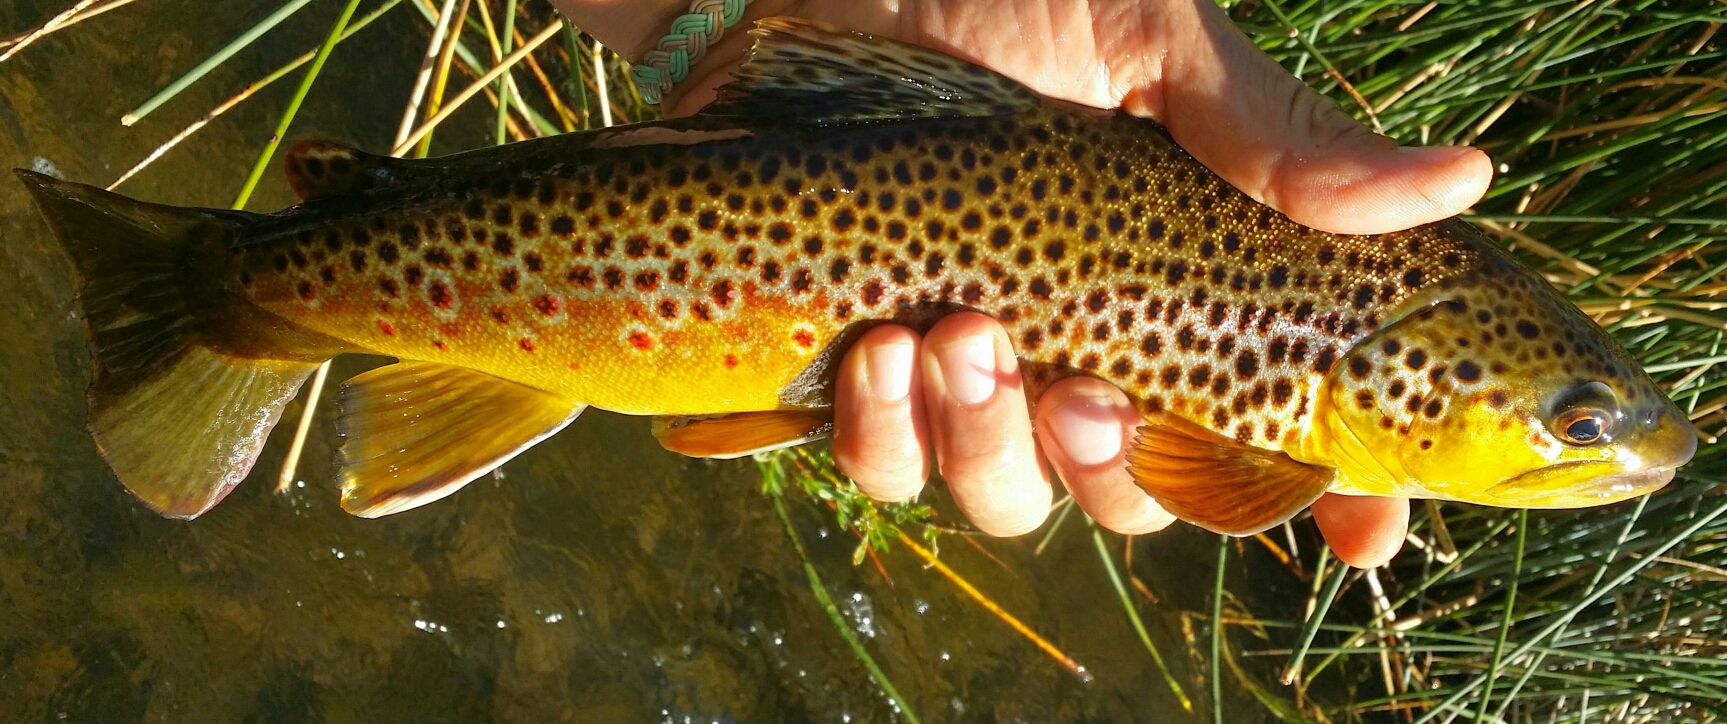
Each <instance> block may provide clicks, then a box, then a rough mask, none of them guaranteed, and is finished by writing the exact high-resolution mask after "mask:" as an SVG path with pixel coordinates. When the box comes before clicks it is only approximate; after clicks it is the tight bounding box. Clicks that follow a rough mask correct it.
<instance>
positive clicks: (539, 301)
mask: <svg viewBox="0 0 1727 724" xmlns="http://www.w3.org/2000/svg"><path fill="white" fill-rule="evenodd" d="M534 308H535V309H538V310H540V314H544V315H546V316H548V317H550V316H552V315H554V314H557V313H558V298H557V297H554V296H552V295H550V294H542V295H540V296H539V297H537V298H535V299H534Z"/></svg>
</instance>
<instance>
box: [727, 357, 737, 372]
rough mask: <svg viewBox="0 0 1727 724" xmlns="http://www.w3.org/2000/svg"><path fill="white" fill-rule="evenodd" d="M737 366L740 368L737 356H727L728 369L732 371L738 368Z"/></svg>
mask: <svg viewBox="0 0 1727 724" xmlns="http://www.w3.org/2000/svg"><path fill="white" fill-rule="evenodd" d="M737 366H738V356H737V355H735V354H728V355H726V369H732V368H734V367H737Z"/></svg>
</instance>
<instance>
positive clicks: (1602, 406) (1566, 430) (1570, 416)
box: [1548, 382, 1618, 446]
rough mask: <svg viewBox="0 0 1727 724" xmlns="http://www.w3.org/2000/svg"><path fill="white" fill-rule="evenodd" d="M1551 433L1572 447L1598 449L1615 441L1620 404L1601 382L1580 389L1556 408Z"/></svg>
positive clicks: (1565, 398)
mask: <svg viewBox="0 0 1727 724" xmlns="http://www.w3.org/2000/svg"><path fill="white" fill-rule="evenodd" d="M1556 408H1557V409H1556V411H1555V412H1554V415H1553V419H1552V421H1551V422H1550V423H1549V424H1548V429H1550V430H1552V431H1553V434H1554V435H1555V436H1557V437H1558V438H1559V439H1561V440H1564V441H1565V442H1566V443H1567V444H1570V445H1578V446H1582V445H1594V444H1595V443H1598V442H1609V441H1611V440H1612V439H1613V423H1614V421H1615V420H1616V419H1617V418H1618V403H1617V401H1616V399H1615V398H1614V395H1613V390H1612V389H1610V388H1608V387H1607V385H1604V384H1602V383H1600V382H1591V383H1589V384H1586V385H1582V386H1580V387H1577V388H1575V389H1573V390H1571V391H1569V392H1568V393H1566V395H1565V396H1564V397H1563V398H1561V399H1560V400H1559V404H1558V405H1556Z"/></svg>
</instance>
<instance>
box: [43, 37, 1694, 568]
mask: <svg viewBox="0 0 1727 724" xmlns="http://www.w3.org/2000/svg"><path fill="white" fill-rule="evenodd" d="M754 32H755V34H756V36H757V43H756V47H755V49H754V50H753V52H752V55H751V56H750V58H749V60H748V61H747V62H746V63H745V64H744V65H743V67H742V68H741V69H740V70H739V71H738V73H737V76H736V79H735V80H734V81H733V82H732V83H731V84H730V85H729V86H727V87H726V88H725V89H724V90H723V92H722V94H721V97H720V100H719V101H717V102H716V103H715V104H713V105H712V106H711V107H709V108H708V109H706V110H705V111H704V112H702V113H701V114H700V115H697V116H695V117H692V118H687V119H680V120H671V121H662V122H655V123H644V124H637V125H633V126H627V127H620V128H614V129H609V130H600V131H592V132H586V133H577V134H570V135H566V136H560V137H555V138H548V139H543V140H538V141H531V142H526V143H519V144H514V145H510V146H505V147H500V148H495V149H487V150H482V151H475V152H471V153H464V154H458V155H454V156H448V157H443V158H436V159H429V160H421V161H402V160H396V159H390V158H385V157H380V156H373V155H368V154H364V153H360V152H358V151H354V150H351V149H347V148H343V147H340V146H335V145H333V144H323V143H301V144H299V145H297V146H296V147H294V148H293V149H292V150H291V152H290V153H289V155H288V159H287V167H288V172H289V176H290V180H291V182H292V184H293V186H294V188H295V190H296V191H297V192H299V193H300V194H301V196H302V197H304V198H305V201H304V202H303V203H301V204H299V205H297V206H294V207H292V208H289V209H286V210H283V211H281V212H278V213H275V214H269V215H259V214H250V213H241V212H233V211H217V210H207V209H187V208H175V207H166V206H159V205H154V204H147V203H142V202H138V201H133V200H130V199H126V198H124V197H121V196H117V195H113V194H109V193H106V192H103V191H100V190H97V189H94V188H91V187H88V186H82V185H77V184H71V183H65V182H60V181H56V180H54V179H51V178H48V177H45V176H41V175H37V174H32V173H29V172H24V171H20V172H19V175H20V176H21V177H22V178H23V179H24V181H25V183H26V185H28V186H29V187H30V189H31V191H32V192H33V193H34V195H35V197H36V199H37V201H38V203H39V204H40V206H41V207H42V209H43V211H44V212H45V214H46V216H47V217H48V219H49V221H50V223H51V225H52V226H53V228H54V231H55V232H56V234H57V235H58V237H59V239H60V240H61V242H62V244H63V245H64V247H65V249H66V250H67V252H68V254H69V255H70V257H71V258H72V260H73V262H74V263H75V266H76V268H77V272H78V276H79V289H80V294H81V304H82V307H83V310H84V313H85V319H86V322H87V324H88V328H89V340H90V345H91V349H92V356H93V382H92V386H91V391H90V429H91V432H92V434H93V435H94V437H95V439H96V442H97V444H98V446H99V447H100V449H101V451H102V454H103V455H104V457H105V458H106V459H107V461H108V463H109V465H110V466H111V467H112V469H113V471H114V473H115V474H116V476H118V477H119V479H120V480H121V481H122V482H123V483H124V484H125V485H126V486H127V488H128V489H130V490H131V492H132V493H133V494H135V495H136V496H137V497H138V498H139V499H141V500H143V501H144V503H145V504H146V505H148V506H150V507H151V508H153V509H155V510H156V511H158V512H160V513H162V514H164V515H169V516H175V517H182V518H190V517H193V516H196V515H198V514H200V513H202V512H204V511H205V510H207V509H209V508H210V507H211V506H213V505H215V504H216V503H217V502H218V501H220V500H221V499H222V497H223V496H224V495H225V494H227V492H228V491H229V490H230V489H231V488H232V487H233V486H234V485H235V484H237V483H238V482H239V481H240V480H241V479H242V478H244V477H245V476H246V474H247V472H248V471H249V469H250V468H251V466H252V464H253V461H254V460H255V459H256V457H257V454H258V452H259V449H260V448H261V446H262V445H263V441H264V439H265V437H266V436H267V434H268V433H269V431H270V429H271V427H272V426H273V425H274V424H275V422H276V420H277V418H278V416H279V415H280V414H281V410H282V407H283V405H285V404H286V403H287V401H288V400H289V399H290V398H291V397H293V395H294V394H295V392H296V390H297V389H298V388H299V387H300V385H301V383H302V382H303V381H304V380H305V379H306V378H307V376H308V375H309V374H310V373H311V372H312V371H313V369H314V368H315V367H316V366H317V364H318V363H320V362H322V361H324V360H327V359H329V358H331V357H334V356H336V355H339V354H344V353H351V352H364V353H370V354H378V355H388V356H393V357H396V358H398V359H399V360H400V361H399V362H397V363H395V364H391V365H388V366H385V367H381V368H378V369H376V370H373V371H371V372H367V373H365V374H362V375H359V376H357V377H355V378H353V379H351V380H349V381H348V382H347V384H346V385H345V386H344V388H343V390H342V393H341V417H340V419H339V421H338V426H339V429H340V431H341V433H342V434H343V435H344V437H345V440H344V442H343V445H342V448H341V459H340V464H341V472H340V476H341V489H342V504H343V506H344V507H345V508H346V509H347V510H349V511H351V512H353V513H356V514H359V515H364V516H376V515H382V514H386V513H390V512H394V511H399V510H403V509H407V508H411V507H414V506H417V505H421V504H424V503H426V502H429V501H432V500H435V499H437V498H440V497H443V496H445V495H448V494H450V493H452V492H454V491H455V490H456V489H458V488H459V487H461V486H462V485H463V484H465V483H466V482H468V481H470V480H472V479H474V478H475V477H477V476H479V475H481V474H484V473H485V472H487V471H489V470H491V469H492V468H494V467H496V466H498V465H500V464H501V463H503V462H504V461H506V460H508V459H509V458H511V457H512V456H514V455H516V454H517V453H519V452H521V451H522V450H524V449H526V448H527V447H529V446H531V445H533V444H534V443H536V442H538V441H539V440H541V439H544V438H545V437H547V436H549V435H551V434H553V433H555V432H557V431H558V430H559V429H561V428H562V427H563V426H564V425H566V424H568V423H569V422H570V421H571V420H572V419H574V418H575V417H576V415H577V414H578V413H580V412H581V411H582V410H583V409H584V408H586V407H588V406H593V407H598V408H602V409H606V410H614V411H617V412H622V413H629V414H636V415H656V416H661V419H660V421H659V422H657V423H656V425H655V433H656V434H657V435H658V436H659V437H660V438H661V440H662V442H664V443H665V444H666V446H667V447H669V448H671V449H673V450H677V451H680V452H685V453H687V454H698V455H707V456H713V457H727V456H737V455H741V454H745V453H748V452H751V451H755V450H761V449H766V448H771V447H775V446H779V445H787V444H795V443H799V442H803V441H807V440H810V439H814V438H817V437H820V436H821V435H823V434H824V433H825V430H826V425H827V413H826V410H827V408H828V407H829V406H830V404H831V400H830V394H831V392H830V388H831V384H830V380H831V375H832V373H833V371H834V370H835V368H836V365H835V362H836V361H837V360H838V359H839V357H840V356H841V355H842V354H843V353H844V352H845V350H846V348H847V345H848V343H849V342H850V340H852V339H854V338H855V337H856V336H857V334H858V333H859V332H861V331H862V330H863V329H866V328H867V327H868V326H869V325H872V324H878V323H883V322H887V321H895V322H901V323H907V324H912V325H914V326H925V327H926V326H927V325H928V324H930V323H931V322H933V320H934V319H936V318H938V317H939V316H940V315H942V314H945V313H948V312H951V311H953V310H957V309H974V310H978V311H981V312H983V313H986V314H989V315H991V316H993V317H995V318H996V319H998V320H1000V321H1001V322H1002V324H1004V325H1005V326H1006V327H1007V329H1008V330H1009V331H1010V333H1011V335H1012V338H1013V339H1014V340H1015V343H1016V346H1017V349H1018V353H1019V354H1020V356H1021V357H1022V359H1023V360H1024V361H1025V362H1026V367H1025V369H1026V370H1028V374H1029V375H1031V376H1033V377H1035V378H1036V379H1035V380H1034V381H1047V380H1049V379H1054V378H1056V377H1060V376H1062V375H1068V374H1084V375H1094V376H1096V377H1099V378H1102V379H1104V380H1107V381H1109V382H1111V383H1114V384H1116V385H1118V386H1119V387H1121V388H1122V389H1123V390H1125V391H1126V392H1127V393H1128V394H1129V395H1130V397H1131V398H1132V399H1133V400H1134V402H1135V404H1136V405H1137V406H1138V408H1139V409H1140V410H1141V412H1142V413H1143V416H1144V419H1145V426H1144V427H1143V428H1141V430H1140V434H1139V437H1138V439H1137V441H1136V443H1135V445H1134V447H1133V448H1132V450H1131V451H1130V455H1129V458H1130V462H1131V472H1132V475H1133V477H1134V478H1135V480H1136V481H1137V482H1138V483H1139V485H1140V486H1141V487H1142V488H1144V489H1145V491H1146V492H1147V493H1149V494H1151V495H1152V496H1155V497H1156V499H1157V500H1158V501H1159V502H1160V503H1162V504H1163V506H1164V507H1165V508H1167V509H1169V510H1170V511H1171V512H1173V513H1175V514H1176V515H1178V516H1180V517H1181V518H1183V519H1185V520H1188V521H1190V522H1193V523H1196V524H1198V525H1201V526H1204V527H1206V528H1209V529H1211V530H1216V531H1221V532H1226V533H1232V534H1237V535H1241V534H1248V533H1253V532H1256V531H1259V530H1263V529H1265V528H1267V527H1269V526H1271V525H1275V524H1277V523H1279V522H1281V521H1283V520H1286V519H1288V518H1289V517H1290V516H1292V515H1294V514H1296V513H1298V512H1299V511H1300V510H1301V509H1302V508H1304V507H1306V506H1307V505H1308V504H1309V503H1311V502H1313V501H1314V500H1315V499H1316V498H1317V497H1318V496H1319V495H1320V494H1321V493H1322V492H1325V491H1328V490H1329V491H1335V492H1342V493H1349V494H1364V495H1399V496H1413V497H1430V498H1442V499H1448V500H1458V501H1466V502H1473V503H1482V504H1488V505H1501V506H1529V507H1572V506H1584V505H1594V504H1600V503H1608V502H1612V501H1616V500H1621V499H1624V498H1626V497H1629V496H1633V495H1638V494H1641V493H1646V492H1649V491H1652V490H1655V489H1657V488H1659V487H1661V486H1662V485H1664V484H1665V483H1667V482H1668V481H1669V480H1670V479H1671V478H1672V476H1673V474H1674V470H1675V469H1676V468H1677V467H1679V466H1681V465H1683V464H1685V463H1686V462H1688V461H1689V460H1690V458H1691V455H1692V453H1693V451H1694V449H1695V446H1696V442H1695V434H1694V431H1693V430H1692V428H1691V426H1690V424H1689V423H1688V422H1687V420H1686V418H1685V416H1684V415H1682V414H1680V413H1679V411H1678V410H1677V409H1675V408H1674V406H1673V405H1672V404H1671V403H1670V402H1669V401H1668V399H1667V398H1666V397H1665V396H1664V395H1663V394H1662V393H1661V391H1660V390H1658V389H1657V388H1656V386H1655V385H1654V384H1653V383H1652V382H1651V381H1650V380H1649V378H1648V377H1647V376H1646V375H1645V374H1644V373H1643V372H1642V370H1641V369H1640V368H1639V367H1638V366H1637V364H1636V363H1635V362H1634V361H1633V360H1632V358H1631V357H1630V355H1628V354H1627V353H1626V352H1625V351H1624V350H1623V349H1622V348H1621V347H1620V346H1619V345H1617V344H1615V343H1614V342H1613V341H1612V340H1611V339H1610V338H1609V337H1608V336H1607V335H1606V334H1604V333H1603V332H1602V331H1601V330H1600V329H1599V328H1598V327H1597V326H1596V325H1595V324H1593V323H1592V322H1591V321H1590V320H1589V319H1588V318H1587V317H1585V316H1584V315H1583V314H1581V313H1580V312H1579V311H1578V310H1577V309H1576V308H1575V307H1573V306H1572V305H1571V304H1569V303H1568V302H1566V301H1565V300H1564V299H1563V298H1562V297H1561V296H1560V295H1559V294H1557V293H1556V292H1555V291H1554V290H1553V288H1552V287H1551V286H1550V285H1548V284H1547V283H1546V282H1545V281H1543V280H1542V279H1541V278H1540V277H1538V276H1536V275H1535V274H1534V273H1532V272H1530V271H1529V270H1528V269H1526V268H1524V267H1523V266H1521V265H1520V264H1518V263H1517V262H1516V261H1514V260H1512V259H1511V258H1510V257H1508V256H1507V255H1506V254H1505V253H1504V252H1502V251H1501V250H1499V249H1498V248H1497V247H1496V246H1495V245H1494V244H1492V243H1490V242H1489V241H1488V240H1486V239H1485V238H1483V237H1482V236H1481V235H1480V234H1479V233H1477V232H1476V231H1474V230H1473V229H1472V228H1471V227H1469V226H1467V225H1465V224H1463V223H1461V222H1459V221H1456V220H1452V221H1447V222H1442V223H1437V224H1431V225H1427V226H1423V227H1420V228H1416V229H1412V230H1410V231H1406V232H1400V233H1394V234H1385V235H1380V236H1340V235H1334V234H1327V233H1322V232H1319V231H1315V230H1312V229H1308V228H1305V227H1302V226H1300V225H1297V224H1295V223H1293V222H1291V221H1290V220H1289V219H1287V218H1286V217H1284V216H1283V215H1281V214H1279V213H1278V212H1276V211H1274V210H1272V209H1270V208H1268V207H1266V206H1264V205H1262V204H1260V203H1258V202H1256V201H1254V200H1253V199H1251V198H1249V197H1247V196H1246V195H1244V194H1243V193H1241V192H1239V191H1238V190H1236V189H1235V188H1232V187H1231V186H1230V185H1229V184H1228V183H1226V182H1224V181H1223V180H1222V179H1220V178H1219V177H1218V176H1216V175H1215V174H1213V173H1212V172H1211V171H1209V170H1208V169H1207V168H1206V167H1204V166H1203V165H1201V164H1199V163H1198V162H1197V161H1195V160H1194V159H1193V158H1192V157H1190V156H1189V155H1188V154H1187V153H1186V152H1184V151H1183V150H1182V149H1181V148H1180V147H1179V146H1177V145H1176V144H1175V143H1174V142H1173V141H1172V140H1171V139H1170V137H1169V135H1168V134H1167V133H1166V132H1165V131H1164V129H1163V128H1162V127H1161V126H1159V125H1157V124H1155V123H1153V122H1151V121H1148V120H1144V119H1140V118H1134V117H1130V116H1127V115H1125V114H1122V113H1119V112H1106V111H1099V110H1093V109H1088V108H1081V107H1076V106H1073V105H1071V104H1066V103H1061V102H1056V101H1052V100H1048V99H1044V98H1042V97H1040V96H1038V95H1036V94H1034V93H1032V92H1031V91H1029V90H1027V89H1026V88H1024V87H1022V86H1020V85H1018V84H1017V83H1015V82H1013V81H1011V80H1009V79H1007V78H1005V77H1002V76H1000V75H997V74H995V73H993V72H990V71H988V70H985V69H983V68H980V67H977V66H974V65H971V64H968V63H965V62H963V61H960V60H957V59H954V58H951V57H948V56H946V55H943V54H940V53H937V52H935V51H931V50H927V49H923V48H918V47H915V46H910V45H906V44H902V43H897V42H889V41H883V40H878V39H874V38H871V37H868V36H864V35H860V34H856V33H852V32H847V31H842V30H838V29H835V28H830V27H826V26H821V25H817V24H813V23H810V22H807V21H799V20H789V19H774V20H768V21H763V22H762V23H761V24H760V25H759V26H758V28H757V29H756V30H755V31H754Z"/></svg>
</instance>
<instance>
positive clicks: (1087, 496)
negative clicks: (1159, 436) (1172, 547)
mask: <svg viewBox="0 0 1727 724" xmlns="http://www.w3.org/2000/svg"><path fill="white" fill-rule="evenodd" d="M1142 423H1143V420H1142V419H1141V418H1140V415H1139V411H1138V410H1135V409H1134V408H1133V403H1132V402H1130V401H1129V400H1128V399H1127V395H1124V394H1122V392H1121V390H1119V389H1116V387H1115V386H1114V385H1111V384H1109V383H1107V382H1104V381H1102V380H1098V379H1095V378H1091V377H1070V378H1068V379H1065V380H1062V381H1061V382H1057V383H1056V384H1055V385H1053V386H1051V387H1050V388H1049V391H1048V392H1045V393H1044V395H1043V397H1042V398H1040V399H1039V400H1038V403H1037V438H1038V441H1039V442H1041V443H1043V452H1044V455H1045V456H1046V457H1048V458H1049V464H1050V465H1051V466H1052V467H1054V468H1055V472H1056V474H1057V475H1059V476H1060V477H1061V482H1062V483H1063V484H1065V485H1066V486H1067V491H1068V492H1069V493H1070V494H1072V495H1073V499H1074V502H1076V503H1079V507H1080V509H1081V510H1084V511H1085V512H1086V513H1087V514H1088V515H1090V516H1091V517H1092V519H1093V520H1096V521H1097V522H1098V524H1099V525H1102V526H1103V527H1105V528H1108V529H1110V530H1113V531H1115V532H1117V533H1126V534H1129V535H1137V534H1140V533H1151V532H1153V531H1159V530H1163V529H1164V528H1165V527H1167V526H1168V525H1169V524H1170V523H1173V522H1175V516H1173V515H1170V514H1169V513H1168V512H1165V511H1164V509H1163V506H1160V505H1158V504H1157V501H1156V500H1153V499H1152V497H1151V496H1149V495H1146V494H1145V491H1142V490H1140V489H1139V486H1138V485H1135V484H1134V482H1133V477H1132V476H1130V475H1128V473H1127V449H1128V446H1130V445H1132V444H1133V435H1134V430H1135V429H1136V428H1137V427H1138V426H1139V425H1141V424H1142Z"/></svg>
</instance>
